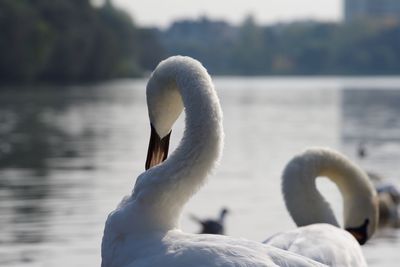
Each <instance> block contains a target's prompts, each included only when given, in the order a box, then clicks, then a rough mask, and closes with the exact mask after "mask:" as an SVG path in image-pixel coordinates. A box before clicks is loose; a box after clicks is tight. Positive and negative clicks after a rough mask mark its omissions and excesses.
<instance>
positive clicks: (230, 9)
mask: <svg viewBox="0 0 400 267" xmlns="http://www.w3.org/2000/svg"><path fill="white" fill-rule="evenodd" d="M113 3H114V4H115V5H116V6H118V7H121V8H123V9H125V10H126V11H127V12H129V13H131V14H132V15H133V17H134V19H135V21H136V22H137V23H139V24H140V25H146V26H167V25H168V24H169V23H170V22H171V21H173V20H174V19H177V18H197V17H199V16H202V15H207V16H208V17H210V18H216V19H225V20H228V21H231V22H233V23H238V22H240V21H241V20H242V19H243V17H244V16H245V15H246V14H250V13H251V14H253V15H254V16H255V18H256V19H257V21H258V22H259V23H261V24H266V23H271V22H277V21H290V20H294V19H307V18H311V19H319V20H330V21H332V20H339V19H341V16H342V0H242V1H238V0H230V1H219V0H196V1H194V0H141V1H137V0H113Z"/></svg>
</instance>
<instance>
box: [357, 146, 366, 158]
mask: <svg viewBox="0 0 400 267" xmlns="http://www.w3.org/2000/svg"><path fill="white" fill-rule="evenodd" d="M357 155H358V157H359V158H360V159H363V158H365V157H366V156H367V149H366V147H365V143H364V142H360V143H359V144H358V147H357Z"/></svg>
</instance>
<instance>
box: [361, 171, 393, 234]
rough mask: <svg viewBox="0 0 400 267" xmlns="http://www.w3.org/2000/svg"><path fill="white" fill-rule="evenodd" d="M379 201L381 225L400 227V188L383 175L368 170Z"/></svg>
mask: <svg viewBox="0 0 400 267" xmlns="http://www.w3.org/2000/svg"><path fill="white" fill-rule="evenodd" d="M367 174H368V176H369V178H370V179H371V181H372V183H373V184H374V187H375V189H376V191H377V192H378V202H379V227H394V228H398V227H400V210H399V208H400V189H399V188H398V187H397V186H396V185H395V184H394V183H392V182H390V181H388V180H387V179H385V178H383V177H382V176H380V175H378V174H376V173H373V172H367Z"/></svg>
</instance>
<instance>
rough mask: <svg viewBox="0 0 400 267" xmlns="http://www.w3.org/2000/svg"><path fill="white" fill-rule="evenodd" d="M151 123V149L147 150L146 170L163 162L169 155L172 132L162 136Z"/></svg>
mask: <svg viewBox="0 0 400 267" xmlns="http://www.w3.org/2000/svg"><path fill="white" fill-rule="evenodd" d="M150 125H151V135H150V143H149V149H148V150H147V159H146V170H148V169H150V168H151V167H153V166H156V165H158V164H160V163H161V162H163V161H164V160H165V159H166V158H167V156H168V148H169V138H170V137H171V132H169V134H167V135H166V136H165V137H164V138H162V139H161V138H160V136H159V135H158V134H157V131H156V130H155V129H154V127H153V125H152V124H150Z"/></svg>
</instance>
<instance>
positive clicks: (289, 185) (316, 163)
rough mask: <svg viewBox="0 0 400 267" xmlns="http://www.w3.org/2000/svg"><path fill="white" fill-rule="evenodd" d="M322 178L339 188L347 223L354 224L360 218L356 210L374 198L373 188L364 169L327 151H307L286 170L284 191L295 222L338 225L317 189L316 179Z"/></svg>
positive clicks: (318, 149)
mask: <svg viewBox="0 0 400 267" xmlns="http://www.w3.org/2000/svg"><path fill="white" fill-rule="evenodd" d="M321 176H324V177H327V178H329V179H330V180H331V181H333V182H334V183H335V184H336V185H337V186H338V188H339V191H340V192H341V194H342V197H343V206H344V208H343V212H344V224H345V226H346V225H348V224H352V220H354V219H358V218H357V216H358V214H359V213H360V212H357V210H358V209H362V205H363V204H365V205H367V203H369V201H370V198H371V197H373V189H372V187H371V184H370V183H369V181H368V179H367V178H366V176H365V174H364V172H363V171H362V170H361V169H359V168H358V167H357V166H355V165H354V164H352V163H351V162H350V161H349V160H348V159H347V158H345V157H344V156H342V155H340V154H339V153H337V152H335V151H333V150H330V149H325V148H313V149H308V150H306V151H305V152H304V153H303V154H301V155H298V156H296V157H294V158H293V159H292V160H291V161H290V162H289V163H288V165H287V166H286V168H285V171H284V173H283V177H282V191H283V195H284V197H285V204H286V207H287V209H288V211H289V213H290V214H291V216H292V218H293V220H294V221H295V222H296V224H297V225H298V226H304V225H309V224H313V223H329V224H332V225H335V226H339V223H338V221H337V219H336V217H335V215H334V213H333V211H332V208H331V206H330V205H329V203H328V202H327V201H326V199H325V198H324V197H323V196H322V195H321V193H320V192H319V191H318V189H317V186H316V178H317V177H321ZM361 220H362V219H361ZM362 222H363V221H362ZM357 226H358V225H357Z"/></svg>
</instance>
